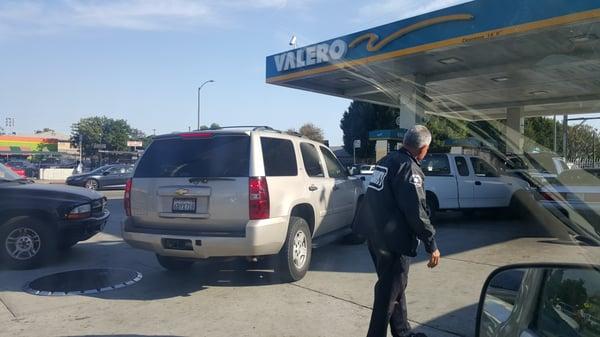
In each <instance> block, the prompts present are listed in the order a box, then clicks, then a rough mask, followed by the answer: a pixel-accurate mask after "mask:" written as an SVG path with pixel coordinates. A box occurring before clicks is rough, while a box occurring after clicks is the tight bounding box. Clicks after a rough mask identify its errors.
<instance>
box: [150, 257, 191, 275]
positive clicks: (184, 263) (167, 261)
mask: <svg viewBox="0 0 600 337" xmlns="http://www.w3.org/2000/svg"><path fill="white" fill-rule="evenodd" d="M156 259H157V260H158V263H159V264H160V265H161V266H162V267H163V268H165V269H167V270H171V271H182V270H188V269H190V268H191V267H192V265H193V264H194V261H191V260H184V259H178V258H176V257H172V256H164V255H158V254H156Z"/></svg>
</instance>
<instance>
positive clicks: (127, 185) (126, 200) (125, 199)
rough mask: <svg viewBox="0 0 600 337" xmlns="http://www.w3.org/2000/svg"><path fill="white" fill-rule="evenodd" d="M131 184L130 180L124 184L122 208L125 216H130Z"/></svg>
mask: <svg viewBox="0 0 600 337" xmlns="http://www.w3.org/2000/svg"><path fill="white" fill-rule="evenodd" d="M132 185H133V182H132V180H131V178H129V179H127V182H126V183H125V194H124V195H123V207H124V208H125V215H126V216H131V187H132Z"/></svg>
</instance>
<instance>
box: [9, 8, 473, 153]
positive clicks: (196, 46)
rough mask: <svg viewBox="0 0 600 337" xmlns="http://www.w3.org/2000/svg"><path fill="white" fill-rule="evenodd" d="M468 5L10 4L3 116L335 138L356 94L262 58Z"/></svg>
mask: <svg viewBox="0 0 600 337" xmlns="http://www.w3.org/2000/svg"><path fill="white" fill-rule="evenodd" d="M461 2H464V1H462V0H430V1H427V0H419V1H415V0H372V1H347V0H328V1H316V0H298V1H291V0H290V1H286V0H256V1H251V0H248V1H244V0H230V1H218V0H197V1H192V0H170V1H168V0H53V1H32V0H16V1H13V0H8V1H7V0H3V1H2V2H1V3H0V64H1V65H2V67H1V71H0V121H1V124H2V126H3V125H4V118H5V117H15V124H16V125H15V131H17V132H19V133H32V132H33V130H35V129H40V128H44V127H49V128H52V129H56V130H58V131H61V132H65V133H70V126H71V124H72V123H74V122H76V121H77V120H79V118H81V117H88V116H94V115H106V116H109V117H114V118H124V119H126V120H128V121H129V123H130V124H131V125H132V126H133V127H136V128H138V129H141V130H143V131H144V132H146V133H148V134H151V133H152V129H156V132H157V133H167V132H171V131H177V130H187V128H188V126H192V127H194V126H195V125H196V109H197V106H196V104H197V102H196V90H197V89H196V88H197V87H198V85H199V84H200V83H202V82H203V81H205V80H208V79H213V80H215V81H216V82H215V83H211V84H208V85H207V86H205V87H204V89H203V90H202V102H201V114H202V116H201V121H202V123H203V124H210V123H212V122H216V123H219V124H221V125H240V124H252V125H270V126H273V127H276V128H279V129H287V128H290V127H295V128H297V127H299V126H300V125H301V124H303V123H305V122H313V123H315V124H316V125H318V126H320V127H322V128H323V129H324V130H325V134H326V138H328V139H330V141H331V144H332V145H337V144H341V142H342V132H341V130H340V129H339V120H340V118H341V116H342V113H343V112H344V110H345V109H346V108H347V107H348V105H349V103H350V101H348V100H345V99H339V98H334V97H329V96H325V95H319V94H315V93H310V92H304V91H299V90H293V89H288V88H282V87H278V86H273V85H267V84H266V83H265V69H264V68H265V66H264V64H265V57H266V56H267V55H270V54H273V53H277V52H280V51H283V50H286V49H288V48H289V46H288V42H289V39H290V37H291V36H292V34H295V35H296V36H297V37H298V43H299V45H305V44H310V43H314V42H318V41H321V40H325V39H329V38H332V37H335V36H340V35H344V34H347V33H351V32H354V31H357V30H361V29H364V28H368V27H373V26H376V25H380V24H384V23H388V22H391V21H395V20H398V19H401V18H405V17H410V16H414V15H417V14H421V13H424V12H428V11H431V10H435V9H438V8H442V7H447V6H450V5H454V4H458V3H461Z"/></svg>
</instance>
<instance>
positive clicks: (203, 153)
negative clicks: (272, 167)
mask: <svg viewBox="0 0 600 337" xmlns="http://www.w3.org/2000/svg"><path fill="white" fill-rule="evenodd" d="M249 167H250V137H249V136H247V135H227V136H220V135H217V136H214V137H212V138H169V139H157V140H155V141H154V142H152V145H150V147H149V148H148V150H146V153H144V155H143V156H142V158H141V159H140V162H139V164H138V167H137V169H136V170H135V174H134V177H135V178H162V177H208V178H210V177H230V178H233V177H248V175H249Z"/></svg>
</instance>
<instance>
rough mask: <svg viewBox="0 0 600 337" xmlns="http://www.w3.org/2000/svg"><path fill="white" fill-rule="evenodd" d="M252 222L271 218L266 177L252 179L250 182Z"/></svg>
mask: <svg viewBox="0 0 600 337" xmlns="http://www.w3.org/2000/svg"><path fill="white" fill-rule="evenodd" d="M248 187H249V192H250V193H249V198H248V199H249V206H250V220H260V219H268V218H269V217H270V213H271V211H270V202H269V186H268V185H267V178H265V177H251V178H250V179H249V180H248Z"/></svg>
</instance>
